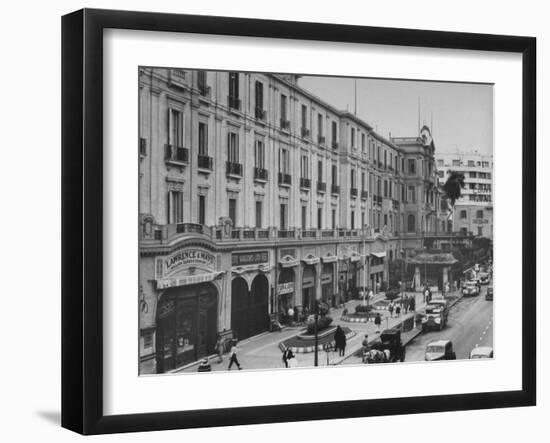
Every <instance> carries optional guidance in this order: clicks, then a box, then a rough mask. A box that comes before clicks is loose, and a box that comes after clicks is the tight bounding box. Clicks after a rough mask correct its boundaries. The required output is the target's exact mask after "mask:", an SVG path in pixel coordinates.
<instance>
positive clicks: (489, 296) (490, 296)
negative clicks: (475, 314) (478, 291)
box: [485, 286, 493, 301]
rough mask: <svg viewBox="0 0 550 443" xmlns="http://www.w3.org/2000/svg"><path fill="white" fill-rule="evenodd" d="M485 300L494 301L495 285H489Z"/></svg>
mask: <svg viewBox="0 0 550 443" xmlns="http://www.w3.org/2000/svg"><path fill="white" fill-rule="evenodd" d="M485 300H491V301H493V287H492V286H489V287H487V292H486V293H485Z"/></svg>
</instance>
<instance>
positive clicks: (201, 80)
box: [197, 71, 207, 94]
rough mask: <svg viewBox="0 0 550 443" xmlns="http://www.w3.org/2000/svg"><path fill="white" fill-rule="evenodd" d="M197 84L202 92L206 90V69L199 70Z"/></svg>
mask: <svg viewBox="0 0 550 443" xmlns="http://www.w3.org/2000/svg"><path fill="white" fill-rule="evenodd" d="M197 86H198V88H199V90H200V91H201V94H204V93H205V92H206V87H207V85H206V71H197Z"/></svg>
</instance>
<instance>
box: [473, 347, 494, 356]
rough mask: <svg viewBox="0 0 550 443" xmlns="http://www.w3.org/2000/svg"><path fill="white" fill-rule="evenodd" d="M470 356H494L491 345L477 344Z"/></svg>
mask: <svg viewBox="0 0 550 443" xmlns="http://www.w3.org/2000/svg"><path fill="white" fill-rule="evenodd" d="M470 358H493V348H492V347H491V346H477V347H475V348H474V349H472V351H471V352H470Z"/></svg>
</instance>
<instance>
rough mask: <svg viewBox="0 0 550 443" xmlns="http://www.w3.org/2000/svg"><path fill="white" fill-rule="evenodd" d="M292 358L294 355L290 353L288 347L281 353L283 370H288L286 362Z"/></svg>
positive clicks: (290, 350)
mask: <svg viewBox="0 0 550 443" xmlns="http://www.w3.org/2000/svg"><path fill="white" fill-rule="evenodd" d="M292 357H294V354H293V353H292V349H290V348H289V347H288V346H287V347H286V348H285V350H284V351H283V363H284V364H285V368H288V361H289V360H290V359H291V358H292Z"/></svg>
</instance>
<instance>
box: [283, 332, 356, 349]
mask: <svg viewBox="0 0 550 443" xmlns="http://www.w3.org/2000/svg"><path fill="white" fill-rule="evenodd" d="M342 330H343V331H344V334H346V339H347V340H349V339H350V338H352V337H354V336H355V335H356V333H355V332H354V331H352V330H351V329H350V328H348V327H346V326H344V327H342ZM335 332H336V326H331V327H329V328H326V329H324V330H323V331H320V332H318V333H317V350H318V351H322V350H323V349H326V347H325V345H330V347H331V348H332V349H334V333H335ZM287 347H288V348H290V350H291V351H292V352H294V353H298V354H303V353H308V352H313V351H315V334H310V333H308V332H307V329H304V330H303V331H302V332H301V333H300V334H297V335H295V336H293V337H290V338H289V339H287V340H283V341H282V342H280V343H279V349H280V350H281V351H284V350H285V349H286V348H287Z"/></svg>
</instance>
